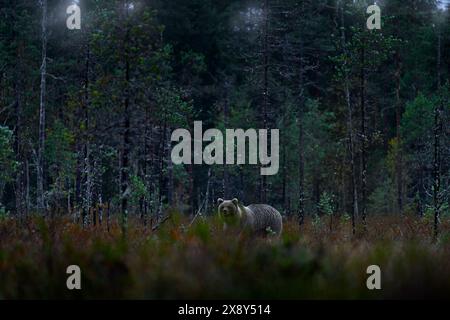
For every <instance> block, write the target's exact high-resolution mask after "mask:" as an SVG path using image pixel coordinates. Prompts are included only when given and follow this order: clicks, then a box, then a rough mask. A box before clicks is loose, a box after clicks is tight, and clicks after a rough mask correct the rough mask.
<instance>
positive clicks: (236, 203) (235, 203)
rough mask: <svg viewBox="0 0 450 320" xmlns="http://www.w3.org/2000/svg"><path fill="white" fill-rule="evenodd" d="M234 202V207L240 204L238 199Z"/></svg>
mask: <svg viewBox="0 0 450 320" xmlns="http://www.w3.org/2000/svg"><path fill="white" fill-rule="evenodd" d="M232 201H233V203H234V205H236V206H237V205H238V204H239V200H238V199H237V198H234V199H233V200H232Z"/></svg>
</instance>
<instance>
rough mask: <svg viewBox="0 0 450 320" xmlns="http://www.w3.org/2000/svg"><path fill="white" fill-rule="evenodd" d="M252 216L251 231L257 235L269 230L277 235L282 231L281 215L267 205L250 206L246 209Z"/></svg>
mask: <svg viewBox="0 0 450 320" xmlns="http://www.w3.org/2000/svg"><path fill="white" fill-rule="evenodd" d="M247 208H248V209H249V210H250V211H251V213H252V215H253V226H252V227H253V230H254V231H255V232H257V233H265V232H266V230H267V228H270V229H271V230H272V231H273V232H274V233H276V234H277V235H279V234H281V231H282V229H283V218H282V217H281V214H280V213H279V212H278V210H276V209H275V208H273V207H272V206H269V205H267V204H251V205H249V206H248V207H247Z"/></svg>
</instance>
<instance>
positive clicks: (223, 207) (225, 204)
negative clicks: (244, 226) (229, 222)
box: [217, 198, 241, 219]
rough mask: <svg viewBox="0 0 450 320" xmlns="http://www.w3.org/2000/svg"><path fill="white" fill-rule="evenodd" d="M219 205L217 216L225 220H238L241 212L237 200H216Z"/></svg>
mask: <svg viewBox="0 0 450 320" xmlns="http://www.w3.org/2000/svg"><path fill="white" fill-rule="evenodd" d="M217 204H218V205H219V210H218V211H219V216H220V217H222V218H225V219H232V218H235V219H236V218H240V217H241V211H240V210H239V200H238V199H236V198H234V199H233V200H223V199H221V198H219V199H217Z"/></svg>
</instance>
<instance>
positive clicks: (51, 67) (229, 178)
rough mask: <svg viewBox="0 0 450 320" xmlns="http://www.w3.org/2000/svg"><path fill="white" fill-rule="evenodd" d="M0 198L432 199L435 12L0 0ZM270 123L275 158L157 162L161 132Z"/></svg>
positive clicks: (301, 202)
mask: <svg viewBox="0 0 450 320" xmlns="http://www.w3.org/2000/svg"><path fill="white" fill-rule="evenodd" d="M0 3H1V8H0V125H1V127H0V214H1V215H2V216H13V217H26V216H28V215H33V214H40V215H44V216H48V217H57V216H68V217H70V218H73V221H76V222H77V223H80V224H83V225H85V226H87V225H91V224H95V223H97V221H98V219H104V217H105V216H106V214H108V217H109V215H111V216H116V217H121V218H122V223H123V225H124V226H126V223H127V218H128V217H137V218H139V219H141V220H142V222H143V223H144V224H146V223H147V222H148V221H153V223H154V222H155V221H156V222H157V221H160V220H161V219H164V217H165V216H166V215H167V212H169V211H170V210H177V211H178V212H182V213H183V214H185V215H188V216H191V217H192V216H195V215H196V214H211V213H212V212H213V208H214V205H215V199H217V198H218V197H223V198H228V199H230V198H233V197H237V198H239V199H240V200H241V201H242V202H243V203H244V204H249V203H255V202H256V203H259V202H262V203H268V204H270V205H272V206H274V207H276V208H277V209H279V211H280V212H282V214H283V215H285V216H287V217H295V218H296V219H295V221H298V222H299V223H300V224H301V223H303V221H304V218H305V217H311V218H312V219H315V218H316V217H320V216H323V215H330V216H332V215H339V216H340V217H342V218H344V219H349V221H352V226H353V232H355V228H357V227H358V225H362V226H365V225H366V217H369V216H376V215H383V214H392V215H402V214H408V215H413V216H418V217H429V218H430V219H431V221H433V222H434V227H435V232H437V231H438V223H439V218H442V217H443V216H445V215H446V214H449V178H450V143H449V142H450V140H449V139H450V134H449V133H450V125H449V124H450V121H449V119H450V118H449V116H450V107H449V106H450V104H449V100H448V99H449V75H450V14H449V10H445V7H446V6H448V4H447V5H446V4H445V3H440V4H438V3H437V2H436V1H433V0H411V1H403V0H384V1H378V2H377V3H378V5H379V6H380V7H381V10H382V29H381V30H373V31H369V30H367V28H366V20H367V18H368V17H369V15H368V14H366V9H367V7H368V6H369V5H370V4H371V3H370V1H364V0H360V1H347V0H314V1H313V0H303V1H300V0H254V1H242V0H240V1H237V0H190V1H186V0H170V1H159V0H152V1H145V0H140V1H101V0H92V1H83V0H81V3H80V6H81V17H82V29H81V30H73V31H71V30H68V29H67V28H66V19H67V15H66V13H65V12H66V8H67V7H68V6H69V5H70V4H71V3H72V2H71V1H63V0H61V1H53V0H48V1H47V0H42V1H37V0H36V1H30V0H2V1H1V2H0ZM195 120H202V121H203V122H204V130H205V129H206V128H205V127H210V128H212V127H214V128H222V129H225V128H244V129H246V128H279V129H280V134H281V138H280V139H281V141H280V145H281V150H280V171H279V174H278V175H276V176H270V177H262V176H260V174H259V168H258V167H257V166H211V167H208V166H200V165H190V166H189V165H187V166H174V165H172V162H171V160H170V152H171V147H172V145H171V142H170V136H171V133H172V131H173V130H174V129H177V128H188V129H190V130H192V127H193V122H194V121H195Z"/></svg>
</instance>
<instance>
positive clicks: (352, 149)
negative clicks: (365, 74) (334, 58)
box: [340, 5, 359, 234]
mask: <svg viewBox="0 0 450 320" xmlns="http://www.w3.org/2000/svg"><path fill="white" fill-rule="evenodd" d="M340 16H341V27H340V29H341V46H342V49H343V51H344V54H345V56H346V57H348V53H347V41H346V38H345V20H344V6H343V5H342V6H341V8H340ZM344 90H345V100H346V103H347V130H348V148H349V154H350V171H351V175H352V179H351V189H352V207H353V208H352V209H353V210H352V214H351V219H352V233H353V234H355V233H356V217H357V216H358V215H359V208H358V192H357V189H356V170H355V147H354V135H353V108H352V101H351V95H350V79H349V76H348V73H347V71H344Z"/></svg>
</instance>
